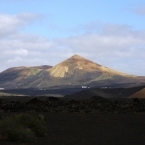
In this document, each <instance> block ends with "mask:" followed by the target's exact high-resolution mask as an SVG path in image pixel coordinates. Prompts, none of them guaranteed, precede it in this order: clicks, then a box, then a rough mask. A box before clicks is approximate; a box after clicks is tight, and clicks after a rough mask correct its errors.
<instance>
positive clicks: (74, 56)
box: [70, 54, 83, 58]
mask: <svg viewBox="0 0 145 145" xmlns="http://www.w3.org/2000/svg"><path fill="white" fill-rule="evenodd" d="M70 58H83V57H81V56H79V55H77V54H75V55H73V56H72V57H70Z"/></svg>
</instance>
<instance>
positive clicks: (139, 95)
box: [129, 87, 145, 98]
mask: <svg viewBox="0 0 145 145" xmlns="http://www.w3.org/2000/svg"><path fill="white" fill-rule="evenodd" d="M129 98H145V87H144V88H143V89H141V90H140V91H138V92H136V93H134V94H133V95H131V96H130V97H129Z"/></svg>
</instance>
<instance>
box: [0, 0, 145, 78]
mask: <svg viewBox="0 0 145 145" xmlns="http://www.w3.org/2000/svg"><path fill="white" fill-rule="evenodd" d="M0 46H1V47H0V51H1V57H0V71H3V70H5V69H7V68H9V67H16V66H34V65H35V66H37V65H55V64H57V63H59V62H60V61H63V60H64V59H67V58H68V57H70V56H72V55H74V54H78V55H81V56H83V57H86V58H88V59H90V60H92V61H94V62H96V63H99V64H101V65H104V66H107V67H110V68H112V69H116V70H118V71H121V72H125V73H129V74H135V75H144V76H145V67H144V63H145V57H144V56H145V1H143V0H127V1H124V0H122V1H116V0H110V1H108V0H102V1H99V0H79V1H78V0H0Z"/></svg>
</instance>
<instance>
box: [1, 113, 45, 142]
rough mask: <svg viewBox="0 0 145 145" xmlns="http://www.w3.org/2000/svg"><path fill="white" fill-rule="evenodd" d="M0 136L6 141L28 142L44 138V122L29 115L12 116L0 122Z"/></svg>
mask: <svg viewBox="0 0 145 145" xmlns="http://www.w3.org/2000/svg"><path fill="white" fill-rule="evenodd" d="M0 134H1V135H2V136H3V137H4V139H5V140H6V141H18V142H28V141H33V140H35V139H36V137H39V136H45V134H46V129H45V127H44V121H42V120H39V119H38V118H37V117H34V116H31V115H29V114H19V115H12V116H10V117H4V118H2V119H1V120H0Z"/></svg>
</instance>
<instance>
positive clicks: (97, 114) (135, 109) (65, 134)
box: [0, 96, 145, 145]
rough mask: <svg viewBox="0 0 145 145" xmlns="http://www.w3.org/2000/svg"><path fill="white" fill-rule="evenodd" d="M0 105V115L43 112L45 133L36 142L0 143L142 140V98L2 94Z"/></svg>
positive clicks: (91, 144) (112, 144) (85, 144)
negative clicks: (114, 98)
mask: <svg viewBox="0 0 145 145" xmlns="http://www.w3.org/2000/svg"><path fill="white" fill-rule="evenodd" d="M0 109H1V111H0V116H9V115H12V114H19V113H30V114H32V115H39V114H43V115H44V116H45V118H46V128H47V136H46V137H42V138H38V139H37V141H35V142H29V143H27V142H26V143H14V142H0V145H42V144H43V145H144V144H145V100H144V99H140V100H139V99H125V100H123V99H121V100H108V99H104V98H102V97H97V96H95V97H93V98H90V99H88V100H69V99H60V98H59V99H58V98H53V97H50V98H41V99H40V98H33V99H32V98H31V99H30V98H29V97H28V98H26V99H24V98H23V97H22V98H19V100H18V99H16V98H11V99H10V98H7V99H4V98H3V99H1V101H0Z"/></svg>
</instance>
